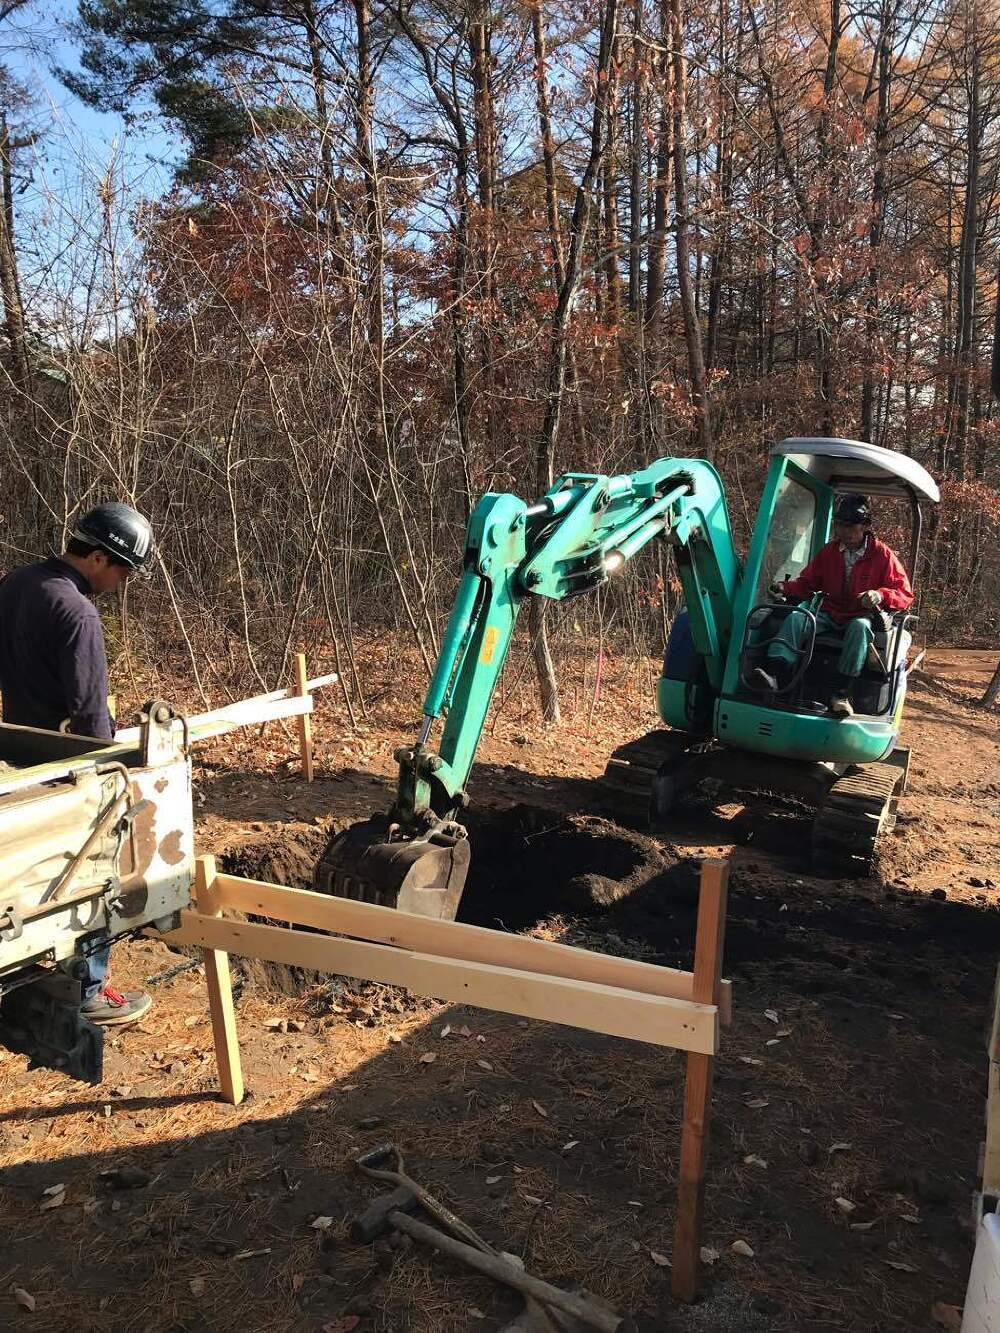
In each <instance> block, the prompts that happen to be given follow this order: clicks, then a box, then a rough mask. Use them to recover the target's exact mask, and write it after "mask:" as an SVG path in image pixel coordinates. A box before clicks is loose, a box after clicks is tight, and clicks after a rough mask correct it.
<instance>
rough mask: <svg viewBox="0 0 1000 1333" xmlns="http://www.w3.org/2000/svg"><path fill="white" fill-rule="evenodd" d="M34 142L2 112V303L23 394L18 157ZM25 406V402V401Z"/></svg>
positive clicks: (26, 373)
mask: <svg viewBox="0 0 1000 1333" xmlns="http://www.w3.org/2000/svg"><path fill="white" fill-rule="evenodd" d="M31 142H32V139H30V138H19V139H14V138H12V137H11V134H10V130H9V129H8V126H7V114H6V112H4V111H2V110H0V299H2V300H3V317H4V328H5V330H6V333H7V341H8V342H9V344H10V351H11V360H12V363H13V370H14V375H13V379H14V385H15V388H16V389H17V391H18V392H19V393H20V394H23V395H27V393H28V390H29V388H30V383H29V381H30V377H31V365H30V358H29V356H28V339H27V331H26V327H25V320H24V302H23V300H22V298H21V282H20V277H19V275H18V268H17V249H16V246H15V242H14V194H13V188H12V182H13V174H14V153H15V152H16V151H17V149H19V148H26V147H28V146H29V145H30V143H31ZM22 405H23V400H22Z"/></svg>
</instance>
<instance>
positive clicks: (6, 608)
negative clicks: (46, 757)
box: [0, 504, 153, 1026]
mask: <svg viewBox="0 0 1000 1333" xmlns="http://www.w3.org/2000/svg"><path fill="white" fill-rule="evenodd" d="M152 547H153V533H152V529H151V527H150V525H149V522H148V520H147V519H145V518H143V516H142V514H140V513H138V512H137V511H136V510H135V509H132V508H131V507H130V506H129V505H124V504H102V505H98V506H97V507H96V508H95V509H91V510H89V511H88V512H87V513H86V514H84V515H83V516H82V518H80V519H79V520H78V522H77V524H76V527H75V528H74V529H73V533H72V536H71V537H70V540H69V542H68V544H67V546H66V550H65V551H64V552H63V553H62V555H60V556H51V557H50V558H49V559H48V560H42V561H40V562H39V563H38V564H34V565H25V566H23V567H22V568H21V569H15V570H13V571H12V572H11V573H10V574H8V575H7V577H6V578H5V579H4V580H3V581H2V582H0V695H2V698H3V719H4V721H5V722H10V723H14V724H15V725H17V726H22V727H42V728H44V729H45V730H47V731H58V730H60V729H63V730H66V731H71V732H73V733H74V734H75V735H78V736H93V737H94V738H95V739H96V740H111V739H112V738H113V737H114V732H115V722H114V718H112V717H111V714H110V712H109V709H108V662H107V656H106V653H105V649H104V630H103V628H102V626H101V617H100V615H99V614H98V611H97V608H96V607H95V605H94V603H93V602H92V601H91V597H93V596H97V595H99V594H101V593H108V592H115V591H116V590H117V589H118V588H119V587H120V586H121V584H122V583H123V582H124V581H125V579H127V578H128V577H129V575H130V574H133V573H142V572H144V571H145V569H146V567H147V565H148V563H149V560H150V557H151V555H152ZM109 952H110V950H109V948H108V947H107V946H105V947H104V948H101V949H98V950H97V951H96V952H94V953H91V954H90V956H89V958H88V960H87V963H88V973H89V977H88V980H87V981H86V982H85V983H84V992H83V1005H82V1013H83V1015H84V1017H85V1018H86V1019H88V1020H89V1021H90V1022H91V1023H99V1024H102V1025H105V1026H114V1025H121V1024H124V1023H133V1022H135V1021H136V1020H137V1019H139V1018H141V1017H142V1015H143V1014H144V1013H146V1011H147V1010H148V1009H149V1008H150V1005H151V1003H152V1001H151V1000H150V998H149V996H148V995H143V994H141V993H140V992H135V991H130V992H129V993H127V994H125V995H122V994H121V993H119V992H118V991H116V990H115V989H114V988H113V987H111V986H110V985H108V981H107V973H108V955H109Z"/></svg>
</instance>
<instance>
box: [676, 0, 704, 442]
mask: <svg viewBox="0 0 1000 1333" xmlns="http://www.w3.org/2000/svg"><path fill="white" fill-rule="evenodd" d="M670 28H671V38H672V40H671V46H672V49H673V55H672V63H673V75H674V107H673V122H674V123H673V148H674V200H675V209H676V212H675V218H674V229H675V239H676V248H677V282H678V288H679V290H680V298H681V312H682V314H683V316H684V340H685V342H686V343H687V353H688V373H689V375H690V377H691V402H692V404H693V406H694V410H695V413H696V420H695V427H696V436H697V442H698V450H699V453H700V454H701V456H702V458H706V459H708V460H710V461H711V459H712V457H713V454H714V446H713V443H712V419H711V404H710V402H709V393H708V377H707V375H706V373H705V358H704V354H703V352H702V342H701V327H700V325H699V322H698V312H697V308H696V303H695V294H694V284H693V282H692V280H691V233H690V219H689V217H688V185H687V131H686V108H685V96H686V89H687V70H686V61H685V58H684V17H683V14H682V12H681V0H670Z"/></svg>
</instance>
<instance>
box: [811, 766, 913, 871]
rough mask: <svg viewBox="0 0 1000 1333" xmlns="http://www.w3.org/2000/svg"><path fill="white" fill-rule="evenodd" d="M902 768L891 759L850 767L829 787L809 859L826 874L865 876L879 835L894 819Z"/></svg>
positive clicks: (888, 828) (886, 830) (817, 819)
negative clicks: (890, 760) (889, 762)
mask: <svg viewBox="0 0 1000 1333" xmlns="http://www.w3.org/2000/svg"><path fill="white" fill-rule="evenodd" d="M902 779H903V771H902V769H900V768H897V767H896V766H895V765H894V764H864V765H857V766H853V767H851V768H849V769H848V770H847V772H846V773H844V774H843V776H842V777H840V778H838V779H837V781H836V782H835V783H834V784H833V786H832V787H831V788H830V790H829V792H828V793H827V798H826V800H825V801H824V803H823V805H822V806H821V808H820V809H819V810H818V811H817V812H816V818H815V820H814V821H813V836H812V846H813V864H814V865H815V866H816V868H817V869H819V870H822V871H825V872H826V873H828V874H829V873H833V874H843V875H867V874H869V873H870V872H871V869H872V864H873V862H874V859H875V851H876V848H877V846H878V840H879V838H881V837H883V836H884V835H885V834H886V833H889V832H890V831H891V830H892V827H893V825H894V824H895V822H896V812H895V808H894V806H893V803H892V802H893V796H894V795H895V792H896V788H897V787H898V786H899V784H900V783H901V782H902Z"/></svg>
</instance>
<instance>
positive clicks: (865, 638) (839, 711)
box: [751, 495, 913, 717]
mask: <svg viewBox="0 0 1000 1333" xmlns="http://www.w3.org/2000/svg"><path fill="white" fill-rule="evenodd" d="M774 591H776V592H778V593H780V594H781V595H782V596H784V597H787V598H790V599H792V600H793V601H799V600H801V599H808V598H810V597H812V596H813V594H814V593H822V594H823V601H822V602H821V604H820V608H819V611H818V612H817V613H816V632H817V634H838V635H842V637H843V645H844V646H843V648H842V649H841V652H840V658H839V660H838V662H837V672H838V678H837V681H836V682H835V685H834V689H833V693H832V695H831V697H830V711H831V713H834V714H835V715H836V716H838V717H851V716H852V715H853V713H854V709H853V707H852V706H851V691H852V689H853V688H854V682H855V680H856V679H857V677H858V675H859V674H860V672H861V669H862V668H863V666H864V664H865V659H866V658H867V656H868V650H869V648H870V647H871V644H872V639H873V637H874V631H873V629H872V624H871V615H870V613H871V612H872V611H905V610H906V609H907V607H909V606H910V605H911V603H912V602H913V590H912V588H911V587H910V580H909V578H908V576H907V573H906V570H905V569H904V567H903V563H902V561H901V560H900V558H899V556H898V555H897V554H896V553H895V551H893V550H891V549H890V548H889V547H888V546H886V544H885V542H880V541H879V540H878V538H877V537H876V536H875V535H874V534H873V533H872V531H871V506H870V505H869V503H868V500H867V499H866V497H865V496H863V495H843V496H841V497H840V499H839V500H838V501H837V507H836V509H835V510H834V514H833V541H831V542H827V544H826V545H825V546H824V547H823V548H822V550H820V551H819V552H817V554H816V555H815V557H814V558H813V559H812V560H810V561H809V563H808V564H807V565H806V567H805V568H804V569H803V571H802V573H801V574H799V576H798V578H794V579H788V581H787V582H785V583H779V584H777V585H775V588H774ZM807 624H808V621H807V619H806V617H805V616H799V615H790V616H788V617H787V618H786V620H785V622H784V625H783V626H782V629H781V631H780V633H779V634H778V635H777V636H776V638H775V639H774V640H773V642H772V643H771V644H770V646H769V647H768V650H767V669H766V670H765V669H764V668H763V667H758V668H757V670H756V671H755V672H754V673H753V675H752V676H751V680H752V681H753V682H754V684H755V685H757V686H759V687H760V688H761V689H762V690H769V691H771V692H774V691H775V690H778V689H781V688H782V686H783V685H784V684H785V683H786V682H787V681H788V679H789V678H790V676H791V673H792V669H793V668H794V666H795V664H796V662H797V660H798V650H799V648H800V647H801V644H802V640H803V638H804V637H805V631H806V626H807Z"/></svg>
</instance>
